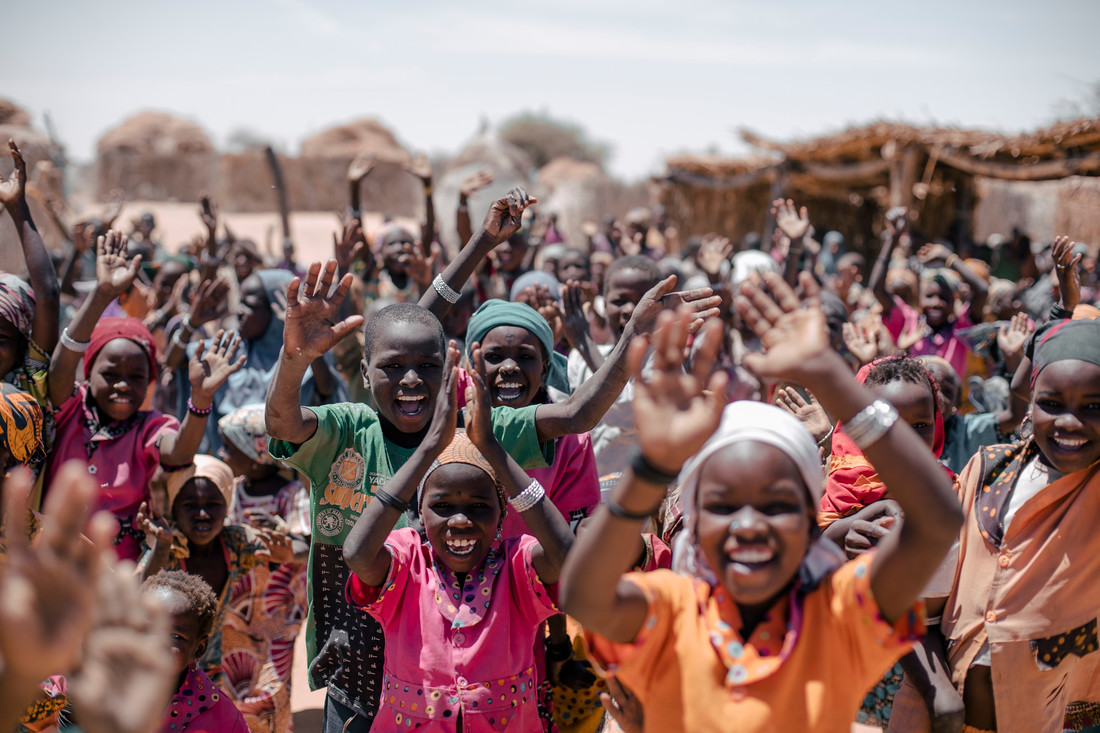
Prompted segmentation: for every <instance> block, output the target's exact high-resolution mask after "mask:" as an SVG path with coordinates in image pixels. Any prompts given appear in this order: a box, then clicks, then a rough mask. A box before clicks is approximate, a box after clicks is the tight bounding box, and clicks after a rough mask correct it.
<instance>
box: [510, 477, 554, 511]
mask: <svg viewBox="0 0 1100 733" xmlns="http://www.w3.org/2000/svg"><path fill="white" fill-rule="evenodd" d="M544 496H546V490H545V489H544V488H542V484H540V483H539V480H538V479H537V478H533V479H531V483H529V484H528V485H527V488H526V489H524V490H523V491H521V492H520V493H518V494H516V495H515V496H513V497H512V498H511V499H509V500H508V503H509V504H510V505H511V506H512V508H513V509H515V510H516V511H517V512H525V511H527V510H528V509H530V508H531V507H533V506H534V505H535V504H538V503H539V501H541V500H542V497H544Z"/></svg>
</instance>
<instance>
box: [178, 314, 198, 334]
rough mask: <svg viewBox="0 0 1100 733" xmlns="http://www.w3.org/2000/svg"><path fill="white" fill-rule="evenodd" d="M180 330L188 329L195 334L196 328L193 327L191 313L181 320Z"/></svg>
mask: <svg viewBox="0 0 1100 733" xmlns="http://www.w3.org/2000/svg"><path fill="white" fill-rule="evenodd" d="M180 328H181V329H183V328H186V329H187V330H188V331H190V332H191V333H194V332H195V327H194V326H192V325H191V314H190V313H188V314H186V315H184V317H183V318H181V319H180Z"/></svg>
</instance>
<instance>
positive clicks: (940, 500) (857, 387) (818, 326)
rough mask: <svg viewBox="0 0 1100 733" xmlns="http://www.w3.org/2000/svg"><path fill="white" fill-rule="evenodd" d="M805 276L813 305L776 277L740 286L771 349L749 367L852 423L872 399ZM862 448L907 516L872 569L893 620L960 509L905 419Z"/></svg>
mask: <svg viewBox="0 0 1100 733" xmlns="http://www.w3.org/2000/svg"><path fill="white" fill-rule="evenodd" d="M802 275H803V276H802V286H803V288H804V289H805V293H806V296H807V299H808V306H807V307H803V305H802V303H801V301H800V300H799V298H798V297H797V296H796V295H795V293H794V291H793V290H792V289H791V288H790V287H789V286H788V285H787V284H786V283H784V282H783V281H782V280H781V279H780V278H779V277H778V276H777V275H774V274H767V275H765V276H764V281H765V283H766V287H763V286H757V285H754V284H752V283H745V284H743V285H742V286H741V295H740V296H739V297H738V299H737V309H738V311H739V312H740V314H741V316H742V318H744V319H745V322H746V323H747V324H748V325H749V326H750V327H751V328H752V329H753V331H755V332H756V334H757V335H758V336H759V337H760V339H761V341H762V342H763V344H764V348H765V349H766V351H765V353H762V354H759V353H757V354H748V355H746V356H745V359H744V364H745V366H746V367H747V368H748V369H750V370H751V371H753V372H754V373H756V374H757V375H758V376H760V377H761V378H764V379H768V380H779V381H789V382H794V383H796V384H801V385H803V386H804V387H806V388H807V389H809V390H810V391H812V392H813V393H814V394H815V395H817V397H818V399H819V400H821V404H822V406H823V407H824V408H825V409H826V410H827V411H828V412H829V414H830V415H834V416H836V417H837V418H838V419H840V420H841V421H843V422H844V423H846V424H849V425H850V424H851V421H852V419H853V418H855V417H856V416H857V415H859V414H860V413H861V412H862V411H863V410H864V409H865V408H866V407H868V406H869V405H870V404H871V403H872V401H873V400H874V397H873V395H872V394H871V393H870V392H869V391H868V390H867V388H866V387H864V386H863V385H861V384H859V383H858V382H856V381H855V379H853V378H852V373H851V371H850V370H849V369H848V367H847V366H846V365H845V364H844V361H843V360H842V359H841V358H840V356H839V355H838V354H837V353H836V352H835V351H833V350H832V349H831V348H830V347H829V339H828V335H827V333H826V330H825V315H824V313H823V312H822V310H821V307H820V302H819V301H818V299H817V284H816V283H815V282H814V281H813V278H812V277H810V276H809V274H808V273H803V274H802ZM769 291H770V292H769ZM895 417H896V415H895ZM861 448H862V449H863V452H864V455H866V456H867V458H868V460H870V461H871V463H872V465H874V467H875V470H876V471H878V473H879V476H880V477H881V478H882V480H883V482H884V483H885V484H886V485H887V486H889V487H890V494H891V496H892V497H893V498H894V499H895V500H896V501H897V502H898V504H900V505H901V508H902V511H903V512H904V513H905V519H904V521H903V522H902V523H901V528H900V529H898V530H897V531H895V532H892V533H891V534H890V535H889V536H887V537H886V538H885V539H884V540H883V541H882V542H881V543H880V544H879V546H878V551H877V554H876V556H875V560H874V565H873V566H872V568H871V590H872V592H873V593H874V596H875V600H876V602H877V603H878V606H879V610H880V611H881V613H882V616H883V618H885V619H886V620H887V621H891V622H892V621H894V620H896V619H898V618H900V617H901V616H902V615H903V614H904V613H905V612H906V611H907V610H908V609H909V608H910V607H911V606H912V604H913V601H915V600H916V599H917V597H918V596H919V594H920V592H921V591H922V590H923V589H924V587H925V585H927V583H928V581H929V580H930V579H931V577H932V574H933V573H934V572H935V571H936V568H937V567H938V566H939V564H940V562H941V561H942V560H943V558H944V556H945V555H946V554H947V551H948V549H949V548H950V547H951V543H952V542H954V540H955V538H956V537H957V536H958V533H959V528H960V527H961V526H962V510H961V508H960V507H959V502H958V500H957V499H956V498H955V493H954V491H953V490H952V488H951V483H950V481H948V480H947V475H946V474H945V473H944V471H943V469H941V468H940V466H939V464H938V463H937V462H936V460H935V458H934V457H933V456H932V454H931V452H930V451H929V450H928V446H927V445H925V444H924V442H923V441H922V440H921V439H920V437H919V436H918V435H917V434H916V433H915V432H913V429H912V428H910V427H909V425H908V424H906V423H905V421H904V420H899V419H895V420H893V422H892V423H891V426H890V427H889V429H887V430H886V432H885V433H884V434H883V435H882V437H880V438H878V439H877V440H875V441H874V442H873V443H871V444H870V445H865V446H861Z"/></svg>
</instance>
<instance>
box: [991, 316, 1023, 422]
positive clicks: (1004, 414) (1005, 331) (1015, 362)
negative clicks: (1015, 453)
mask: <svg viewBox="0 0 1100 733" xmlns="http://www.w3.org/2000/svg"><path fill="white" fill-rule="evenodd" d="M1030 335H1031V326H1029V325H1028V318H1027V314H1026V313H1017V314H1016V315H1014V316H1012V320H1011V321H1010V322H1009V323H1007V324H1005V325H1003V326H1001V328H1000V330H999V331H998V332H997V348H998V349H999V350H1000V352H1001V356H1002V357H1004V360H1005V371H1006V372H1007V373H1008V374H1012V375H1013V376H1015V374H1016V371H1017V370H1018V369H1019V368H1020V364H1021V363H1022V362H1023V358H1024V343H1025V342H1026V341H1027V337H1028V336H1030ZM1029 371H1030V370H1029ZM1026 414H1027V400H1026V399H1024V398H1023V397H1021V396H1020V395H1018V394H1016V392H1015V391H1013V390H1011V389H1010V390H1009V395H1008V406H1007V407H1005V409H1003V410H1001V412H1000V413H999V414H998V415H997V431H998V432H999V433H1000V434H1001V435H1011V434H1012V431H1014V430H1015V429H1016V428H1018V427H1019V426H1020V423H1021V422H1023V420H1024V416H1025V415H1026Z"/></svg>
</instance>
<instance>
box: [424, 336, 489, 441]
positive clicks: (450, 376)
mask: <svg viewBox="0 0 1100 733" xmlns="http://www.w3.org/2000/svg"><path fill="white" fill-rule="evenodd" d="M458 358H459V354H458V344H457V343H455V342H454V341H453V340H451V341H448V342H447V353H446V355H445V356H444V357H443V383H442V384H441V385H439V393H438V394H437V395H436V398H435V412H434V413H433V414H432V422H431V425H429V426H428V432H427V434H426V435H425V436H424V440H423V442H422V445H423V446H424V447H425V449H426V450H428V451H431V453H432V454H433V455H439V453H440V452H441V451H442V450H443V449H444V448H446V447H447V446H448V445H450V444H451V441H452V440H454V437H455V428H456V427H457V425H458ZM471 376H472V375H471ZM482 381H483V382H484V380H482ZM486 394H488V390H486ZM467 399H469V396H467ZM467 406H469V405H467ZM471 420H472V418H471V417H470V413H469V412H467V417H466V431H467V434H468V433H469V430H470V425H469V423H470V421H471ZM471 440H472V438H471Z"/></svg>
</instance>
